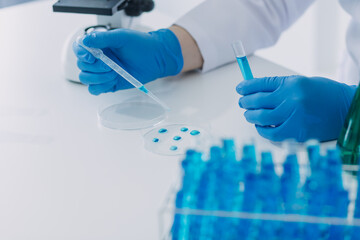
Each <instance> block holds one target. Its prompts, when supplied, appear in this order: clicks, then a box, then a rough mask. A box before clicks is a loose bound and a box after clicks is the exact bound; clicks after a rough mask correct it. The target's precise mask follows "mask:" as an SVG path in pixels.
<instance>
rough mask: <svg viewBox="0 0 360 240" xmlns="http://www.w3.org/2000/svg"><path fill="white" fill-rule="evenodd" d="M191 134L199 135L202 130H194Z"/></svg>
mask: <svg viewBox="0 0 360 240" xmlns="http://www.w3.org/2000/svg"><path fill="white" fill-rule="evenodd" d="M190 134H191V135H193V136H196V135H199V134H200V132H199V131H198V130H192V131H191V132H190Z"/></svg>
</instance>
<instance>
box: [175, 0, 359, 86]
mask: <svg viewBox="0 0 360 240" xmlns="http://www.w3.org/2000/svg"><path fill="white" fill-rule="evenodd" d="M339 1H340V3H341V5H342V6H343V8H344V9H345V10H346V11H348V12H349V14H351V15H352V16H353V18H352V22H351V24H350V27H349V31H348V34H347V49H348V54H346V58H345V60H344V62H345V66H344V67H342V71H341V72H342V78H343V79H342V81H343V82H348V83H352V84H357V83H358V82H359V79H360V70H359V69H360V0H339ZM313 2H315V0H206V1H205V2H203V3H202V4H200V5H199V6H197V7H196V8H194V9H193V10H191V11H190V12H189V13H187V14H186V15H185V16H183V17H182V18H180V19H179V20H178V21H177V22H176V24H177V25H179V26H181V27H183V28H185V29H186V30H187V31H188V32H189V33H190V34H191V35H192V36H193V37H194V39H195V40H196V42H197V44H198V46H199V48H200V51H201V54H202V56H203V58H204V66H203V69H202V70H203V71H208V70H211V69H213V68H216V67H219V66H221V65H223V64H226V63H228V62H231V61H233V60H234V55H233V52H232V49H231V43H232V42H233V41H236V40H239V39H240V40H242V42H243V44H244V47H245V49H246V51H247V54H251V53H254V52H255V51H256V50H258V49H261V48H265V47H269V46H271V45H274V44H275V43H276V41H277V40H278V39H279V37H280V35H281V33H282V32H283V31H284V30H286V29H287V28H288V27H290V26H291V25H292V23H294V22H295V21H296V20H297V19H298V18H299V17H300V16H301V15H302V14H303V13H304V12H305V10H306V9H307V8H308V7H309V6H310V5H311V4H312V3H313ZM299 41H301V40H299ZM345 78H346V79H345Z"/></svg>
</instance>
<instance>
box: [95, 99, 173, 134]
mask: <svg viewBox="0 0 360 240" xmlns="http://www.w3.org/2000/svg"><path fill="white" fill-rule="evenodd" d="M166 116H167V114H166V110H165V109H164V108H163V107H162V106H160V105H159V104H157V103H151V102H146V101H145V102H144V101H135V102H133V101H131V102H123V103H118V104H113V105H107V106H106V105H105V106H102V107H100V108H99V110H98V120H99V122H100V123H101V125H103V126H104V127H107V128H111V129H121V130H136V129H143V128H149V127H153V126H155V125H156V124H158V123H160V122H162V121H163V120H164V119H165V118H166Z"/></svg>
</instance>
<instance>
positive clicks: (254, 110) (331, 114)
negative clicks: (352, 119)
mask: <svg viewBox="0 0 360 240" xmlns="http://www.w3.org/2000/svg"><path fill="white" fill-rule="evenodd" d="M236 90H237V92H238V93H239V94H241V95H244V97H241V98H240V100H239V106H240V107H241V108H244V109H247V111H246V112H245V118H246V120H247V121H248V122H250V123H254V124H255V126H256V129H257V131H258V132H259V134H260V135H261V136H263V137H265V138H268V139H270V140H272V141H282V140H285V139H290V138H291V139H296V140H297V141H299V142H304V141H306V140H308V139H318V140H319V141H327V140H334V139H337V138H338V137H339V134H340V130H341V128H342V126H343V123H344V121H345V117H346V115H347V112H348V109H349V107H350V104H351V101H352V99H353V97H354V94H355V91H356V86H348V85H346V84H342V83H338V82H335V81H332V80H330V79H326V78H320V77H312V78H308V77H303V76H289V77H266V78H257V79H253V80H248V81H243V82H241V83H240V84H239V85H238V86H237V88H236Z"/></svg>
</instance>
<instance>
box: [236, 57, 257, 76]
mask: <svg viewBox="0 0 360 240" xmlns="http://www.w3.org/2000/svg"><path fill="white" fill-rule="evenodd" d="M236 60H237V62H238V64H239V67H240V70H241V73H242V75H243V77H244V80H250V79H253V78H254V76H253V74H252V72H251V68H250V64H249V61H248V59H247V57H246V56H244V57H237V58H236Z"/></svg>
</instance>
